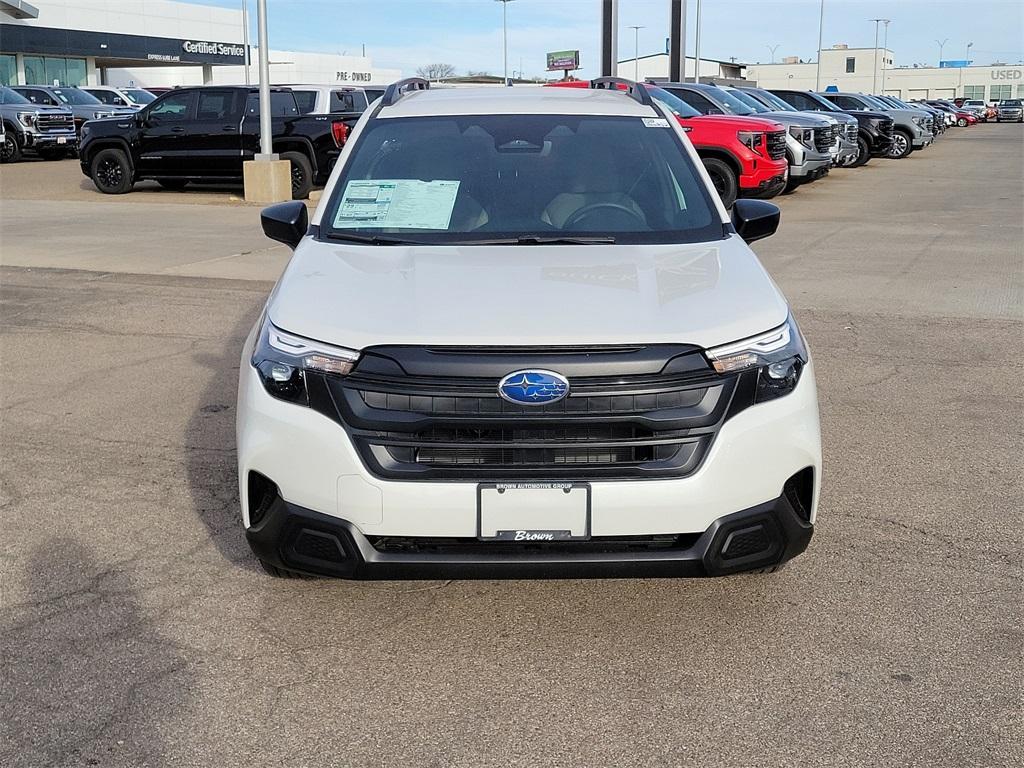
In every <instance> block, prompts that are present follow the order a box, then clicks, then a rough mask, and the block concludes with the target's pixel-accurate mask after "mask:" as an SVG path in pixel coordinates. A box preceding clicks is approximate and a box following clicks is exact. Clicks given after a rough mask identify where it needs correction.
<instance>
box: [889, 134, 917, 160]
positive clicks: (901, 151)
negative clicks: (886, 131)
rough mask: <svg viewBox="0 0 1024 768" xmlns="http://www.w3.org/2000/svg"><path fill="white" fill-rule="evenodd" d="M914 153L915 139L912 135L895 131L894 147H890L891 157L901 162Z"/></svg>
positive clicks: (893, 136)
mask: <svg viewBox="0 0 1024 768" xmlns="http://www.w3.org/2000/svg"><path fill="white" fill-rule="evenodd" d="M913 151H914V143H913V139H912V138H911V137H910V133H908V132H907V131H904V130H902V129H897V130H895V131H893V134H892V146H890V147H889V157H891V158H893V159H894V160H900V159H902V158H904V157H906V156H907V155H909V154H910V153H911V152H913Z"/></svg>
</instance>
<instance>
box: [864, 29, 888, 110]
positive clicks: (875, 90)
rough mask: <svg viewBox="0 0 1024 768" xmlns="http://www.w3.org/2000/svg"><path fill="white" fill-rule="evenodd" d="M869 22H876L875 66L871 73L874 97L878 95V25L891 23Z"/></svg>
mask: <svg viewBox="0 0 1024 768" xmlns="http://www.w3.org/2000/svg"><path fill="white" fill-rule="evenodd" d="M868 21H873V22H875V66H874V67H872V71H871V93H872V95H874V94H876V93H878V25H879V23H880V22H883V21H886V22H887V21H889V20H888V19H868Z"/></svg>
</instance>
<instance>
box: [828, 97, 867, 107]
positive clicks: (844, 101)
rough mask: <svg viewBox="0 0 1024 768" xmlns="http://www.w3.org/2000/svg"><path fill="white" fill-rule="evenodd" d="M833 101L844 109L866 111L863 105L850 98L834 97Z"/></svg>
mask: <svg viewBox="0 0 1024 768" xmlns="http://www.w3.org/2000/svg"><path fill="white" fill-rule="evenodd" d="M826 98H828V97H826ZM831 101H833V102H835V103H836V104H838V105H839V106H840V107H841V108H842V109H864V107H863V105H861V104H858V103H857V102H856V101H854V100H853V99H851V98H850V97H849V96H833V97H832V98H831Z"/></svg>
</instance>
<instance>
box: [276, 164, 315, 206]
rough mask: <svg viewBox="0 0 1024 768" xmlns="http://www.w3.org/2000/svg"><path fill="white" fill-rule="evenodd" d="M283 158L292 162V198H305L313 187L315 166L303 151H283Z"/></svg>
mask: <svg viewBox="0 0 1024 768" xmlns="http://www.w3.org/2000/svg"><path fill="white" fill-rule="evenodd" d="M281 159H282V160H287V161H288V162H289V163H291V166H292V168H291V175H292V200H305V199H306V198H307V197H309V193H310V191H311V190H312V189H313V166H312V164H311V163H310V162H309V158H308V157H306V156H305V155H304V154H302V153H301V152H282V153H281Z"/></svg>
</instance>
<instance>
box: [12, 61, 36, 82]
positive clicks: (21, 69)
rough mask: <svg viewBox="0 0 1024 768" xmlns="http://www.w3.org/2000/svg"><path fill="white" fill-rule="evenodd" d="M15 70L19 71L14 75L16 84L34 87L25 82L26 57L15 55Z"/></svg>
mask: <svg viewBox="0 0 1024 768" xmlns="http://www.w3.org/2000/svg"><path fill="white" fill-rule="evenodd" d="M14 68H15V70H17V71H16V72H15V75H14V82H16V83H17V84H18V85H32V83H26V82H25V57H24V56H23V55H22V54H20V53H16V54H14Z"/></svg>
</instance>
